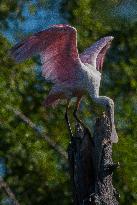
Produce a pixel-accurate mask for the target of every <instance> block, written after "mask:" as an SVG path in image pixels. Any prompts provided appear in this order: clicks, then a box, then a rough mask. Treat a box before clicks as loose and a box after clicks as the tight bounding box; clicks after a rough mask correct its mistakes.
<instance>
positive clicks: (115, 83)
mask: <svg viewBox="0 0 137 205" xmlns="http://www.w3.org/2000/svg"><path fill="white" fill-rule="evenodd" d="M23 2H24V1H16V0H15V1H12V3H11V2H10V4H9V1H5V0H3V1H1V3H0V19H1V20H0V28H1V35H0V45H1V49H0V103H1V106H0V142H1V143H0V157H1V159H4V160H5V164H6V175H5V178H4V179H5V181H6V182H7V183H8V184H9V186H10V188H11V189H12V191H13V192H14V193H15V195H16V198H17V199H18V201H19V202H20V204H21V205H26V204H30V205H31V204H35V205H38V204H39V205H42V204H43V205H45V204H48V205H53V204H56V205H60V204H63V205H68V204H69V205H70V204H72V200H71V189H70V182H69V176H68V166H67V162H66V159H65V158H63V157H62V155H60V153H59V152H57V151H56V150H55V149H53V147H51V146H49V143H48V142H47V141H46V140H45V139H44V138H40V137H39V136H40V135H39V133H38V132H37V131H36V129H33V128H31V127H30V124H29V123H25V122H24V121H23V120H22V119H21V118H20V116H19V115H17V113H16V112H14V110H16V109H17V110H20V111H21V112H22V113H23V114H24V115H25V116H27V117H28V118H29V119H31V121H32V122H33V123H35V124H36V126H37V127H38V129H39V130H40V131H42V132H44V134H46V135H47V136H48V137H50V138H51V139H52V140H53V141H55V142H56V143H57V144H58V145H60V146H61V147H62V149H64V150H66V148H67V145H68V142H69V139H68V135H67V130H66V125H65V121H64V112H65V104H62V105H60V106H58V107H57V108H55V109H54V110H53V109H52V108H50V109H48V110H47V109H45V108H44V107H43V106H42V102H43V100H44V98H45V96H46V94H47V93H48V91H49V89H50V86H51V85H50V84H47V83H45V81H44V79H43V78H42V77H41V73H40V69H39V62H38V61H39V60H38V59H35V58H34V59H33V60H28V61H26V62H25V63H22V64H16V63H15V62H13V61H12V60H11V59H10V58H9V56H8V50H9V49H10V48H11V46H12V45H11V43H10V42H9V40H8V39H7V35H5V32H9V33H10V31H11V30H12V25H13V24H15V22H17V20H18V23H20V24H21V23H22V22H24V21H25V20H26V18H28V17H26V16H24V8H25V6H28V7H29V11H30V15H33V14H34V13H35V12H38V11H39V8H40V7H42V5H44V6H43V8H44V9H45V8H46V7H47V6H49V7H50V4H48V3H45V1H39V2H40V4H38V5H37V7H36V6H35V3H33V2H35V1H26V3H25V4H24V3H23ZM47 2H50V1H47ZM100 2H102V4H100ZM119 2H120V1H112V0H111V1H103V0H102V1H95V0H80V1H76V0H73V1H72V0H70V1H67V2H63V5H62V10H61V11H63V12H64V10H65V11H66V13H65V15H64V18H66V19H67V21H68V22H69V23H70V24H71V25H73V26H75V27H76V28H77V30H78V47H79V51H80V52H81V51H83V49H84V48H86V47H88V46H90V44H92V43H93V42H95V41H96V40H97V39H99V38H100V37H102V36H106V35H113V36H114V37H115V39H114V41H113V44H112V47H111V49H110V51H109V53H108V55H107V58H106V61H105V64H104V69H103V80H102V85H101V95H106V96H110V97H111V98H112V99H114V101H115V120H116V125H117V130H118V134H119V143H118V144H117V145H114V159H115V160H116V161H119V162H120V164H121V167H120V169H119V170H118V171H117V172H116V173H115V176H114V183H115V184H116V185H115V187H117V189H118V190H119V192H120V195H121V199H120V204H124V205H126V204H129V203H130V204H131V205H136V204H137V191H136V190H137V172H136V169H137V143H136V141H137V135H136V133H137V127H136V124H137V108H136V102H137V81H136V79H137V68H136V65H137V50H136V48H137V31H136V26H137V23H136V21H133V19H132V21H131V18H130V19H128V18H127V17H126V18H123V17H122V18H119V17H117V16H115V17H114V16H113V15H110V14H111V12H110V11H112V9H113V8H117V7H118V6H119ZM120 4H121V3H120ZM102 5H103V6H104V7H103V8H102ZM49 7H48V8H49ZM36 8H37V9H36ZM66 14H67V15H66ZM125 19H126V20H125ZM134 19H135V17H134ZM14 34H15V35H14ZM8 35H9V34H8ZM23 35H25V34H23V33H22V31H21V32H19V31H16V30H15V31H14V33H13V36H12V39H15V38H16V39H17V38H18V39H20V38H21V37H22V36H23ZM72 109H73V106H72ZM70 111H71V110H70ZM90 113H91V106H90V101H89V99H87V98H85V99H83V102H82V105H81V114H80V115H81V118H83V119H84V120H85V122H86V123H87V124H88V125H90V123H91V119H92V117H93V114H92V116H91V114H90ZM32 127H33V126H32ZM43 130H44V131H43ZM6 200H7V196H6V195H5V193H4V192H3V190H2V189H1V190H0V201H1V203H2V204H4V203H5V204H6V203H7V204H8V202H5V201H6Z"/></svg>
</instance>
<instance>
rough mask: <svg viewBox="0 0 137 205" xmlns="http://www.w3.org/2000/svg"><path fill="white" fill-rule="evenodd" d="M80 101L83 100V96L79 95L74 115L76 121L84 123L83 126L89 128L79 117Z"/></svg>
mask: <svg viewBox="0 0 137 205" xmlns="http://www.w3.org/2000/svg"><path fill="white" fill-rule="evenodd" d="M80 101H81V97H78V98H77V102H76V107H75V110H74V112H73V116H74V118H75V119H76V121H77V122H78V123H79V124H80V125H82V127H83V128H85V129H87V127H86V126H85V125H84V123H83V122H82V121H81V120H80V119H79V117H78V115H77V113H78V109H79V105H80Z"/></svg>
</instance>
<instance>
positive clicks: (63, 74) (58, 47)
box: [11, 24, 79, 83]
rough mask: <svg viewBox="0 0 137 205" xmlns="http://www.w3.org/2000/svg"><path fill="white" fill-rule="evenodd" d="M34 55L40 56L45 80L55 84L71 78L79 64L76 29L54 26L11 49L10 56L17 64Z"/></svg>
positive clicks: (61, 25)
mask: <svg viewBox="0 0 137 205" xmlns="http://www.w3.org/2000/svg"><path fill="white" fill-rule="evenodd" d="M36 54H40V57H41V61H42V68H43V69H42V75H43V76H44V77H45V78H46V79H48V80H51V81H52V82H54V83H56V82H64V81H66V80H68V79H71V78H73V77H74V76H75V72H76V69H77V68H78V64H79V55H78V51H77V32H76V29H75V28H73V27H71V26H69V25H63V24H60V25H54V26H52V27H51V28H49V29H46V30H44V31H41V32H38V33H36V34H34V35H33V36H30V37H28V38H27V39H26V40H24V41H22V42H21V43H19V44H17V45H15V47H13V48H12V49H11V56H12V57H13V58H14V59H15V60H16V61H18V62H21V61H23V60H25V59H27V58H30V57H31V56H33V55H36Z"/></svg>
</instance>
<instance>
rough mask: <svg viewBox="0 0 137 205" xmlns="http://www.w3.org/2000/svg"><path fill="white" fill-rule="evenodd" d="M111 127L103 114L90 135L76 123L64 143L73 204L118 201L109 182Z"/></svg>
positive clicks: (113, 204) (107, 204) (98, 204)
mask: <svg viewBox="0 0 137 205" xmlns="http://www.w3.org/2000/svg"><path fill="white" fill-rule="evenodd" d="M110 136H111V127H110V122H109V119H108V117H107V116H105V115H103V116H101V117H100V118H98V119H97V120H96V123H95V127H94V134H93V138H92V137H91V135H90V132H89V131H88V129H85V128H83V127H81V125H80V124H78V125H77V126H76V134H75V137H73V138H72V140H71V143H70V145H69V147H68V159H69V167H70V175H71V181H72V186H73V198H74V205H93V204H94V205H118V204H119V203H118V201H117V198H118V194H117V192H116V189H115V188H114V187H113V184H112V176H113V170H114V169H115V168H116V167H117V166H118V165H117V164H115V163H113V161H112V143H111V141H110Z"/></svg>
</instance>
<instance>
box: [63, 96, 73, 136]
mask: <svg viewBox="0 0 137 205" xmlns="http://www.w3.org/2000/svg"><path fill="white" fill-rule="evenodd" d="M69 103H70V100H67V107H66V112H65V120H66V123H67V128H68V130H69V134H70V136H71V138H72V137H73V132H72V129H71V126H70V122H69V117H68V109H69Z"/></svg>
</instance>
